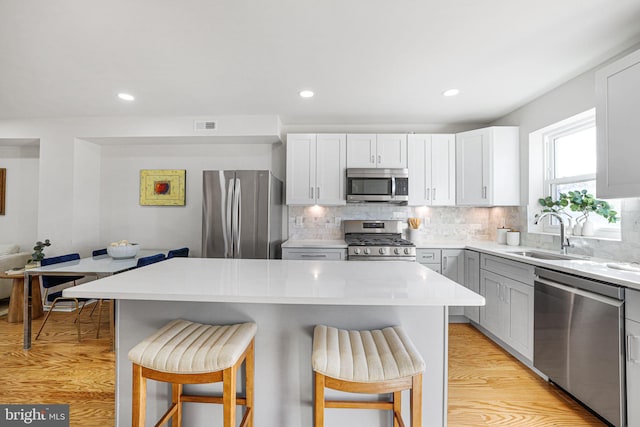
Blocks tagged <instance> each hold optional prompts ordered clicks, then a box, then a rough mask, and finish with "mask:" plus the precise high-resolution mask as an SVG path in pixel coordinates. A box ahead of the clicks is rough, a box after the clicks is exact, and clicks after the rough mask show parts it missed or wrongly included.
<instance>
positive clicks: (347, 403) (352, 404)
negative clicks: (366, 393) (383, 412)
mask: <svg viewBox="0 0 640 427" xmlns="http://www.w3.org/2000/svg"><path fill="white" fill-rule="evenodd" d="M324 406H325V408H349V409H390V410H392V409H393V402H379V401H375V400H372V401H363V400H358V401H355V400H325V401H324Z"/></svg>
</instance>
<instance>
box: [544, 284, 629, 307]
mask: <svg viewBox="0 0 640 427" xmlns="http://www.w3.org/2000/svg"><path fill="white" fill-rule="evenodd" d="M535 283H541V284H543V285H547V286H551V287H552V288H556V289H561V290H563V291H565V292H569V293H571V294H575V295H580V296H583V297H585V298H590V299H593V300H596V301H598V302H601V303H604V304H609V305H612V306H614V307H620V306H621V305H622V304H623V303H624V301H618V300H617V299H614V298H609V297H605V296H603V295H598V294H594V293H593V292H587V291H583V290H582V289H576V288H572V287H571V286H566V285H563V284H560V283H557V282H552V281H550V280H546V279H541V278H540V277H538V278H536V280H535ZM603 286H607V285H603Z"/></svg>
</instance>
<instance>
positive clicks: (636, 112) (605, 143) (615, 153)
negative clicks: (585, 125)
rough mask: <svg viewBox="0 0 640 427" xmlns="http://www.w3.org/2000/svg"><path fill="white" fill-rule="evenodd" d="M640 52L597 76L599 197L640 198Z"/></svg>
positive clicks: (607, 67) (605, 69) (597, 183)
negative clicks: (639, 159)
mask: <svg viewBox="0 0 640 427" xmlns="http://www.w3.org/2000/svg"><path fill="white" fill-rule="evenodd" d="M638 93H640V50H639V51H636V52H634V53H632V54H631V55H628V56H626V57H624V58H622V59H620V60H618V61H616V62H614V63H612V64H610V65H608V66H606V67H604V68H603V69H602V70H600V71H598V72H597V73H596V122H597V126H596V132H597V147H598V148H597V153H598V156H597V159H598V160H597V162H598V164H597V179H596V185H597V189H596V194H597V196H598V198H605V199H609V198H618V197H638V196H640V168H638V166H637V165H638V158H639V157H640V144H638V135H640V120H638V117H640V97H638Z"/></svg>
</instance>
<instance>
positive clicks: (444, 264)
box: [442, 257, 449, 270]
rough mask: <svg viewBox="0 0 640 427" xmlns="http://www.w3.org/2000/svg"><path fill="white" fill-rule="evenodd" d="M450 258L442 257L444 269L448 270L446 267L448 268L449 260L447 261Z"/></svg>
mask: <svg viewBox="0 0 640 427" xmlns="http://www.w3.org/2000/svg"><path fill="white" fill-rule="evenodd" d="M448 259H449V257H444V258H443V259H442V269H443V270H446V269H447V264H448V262H447V261H448Z"/></svg>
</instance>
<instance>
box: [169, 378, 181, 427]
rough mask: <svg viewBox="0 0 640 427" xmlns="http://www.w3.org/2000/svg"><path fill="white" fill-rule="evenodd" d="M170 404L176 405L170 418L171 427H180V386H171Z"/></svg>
mask: <svg viewBox="0 0 640 427" xmlns="http://www.w3.org/2000/svg"><path fill="white" fill-rule="evenodd" d="M171 394H172V398H171V402H172V403H173V404H174V405H176V413H175V414H173V417H171V427H182V384H171Z"/></svg>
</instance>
